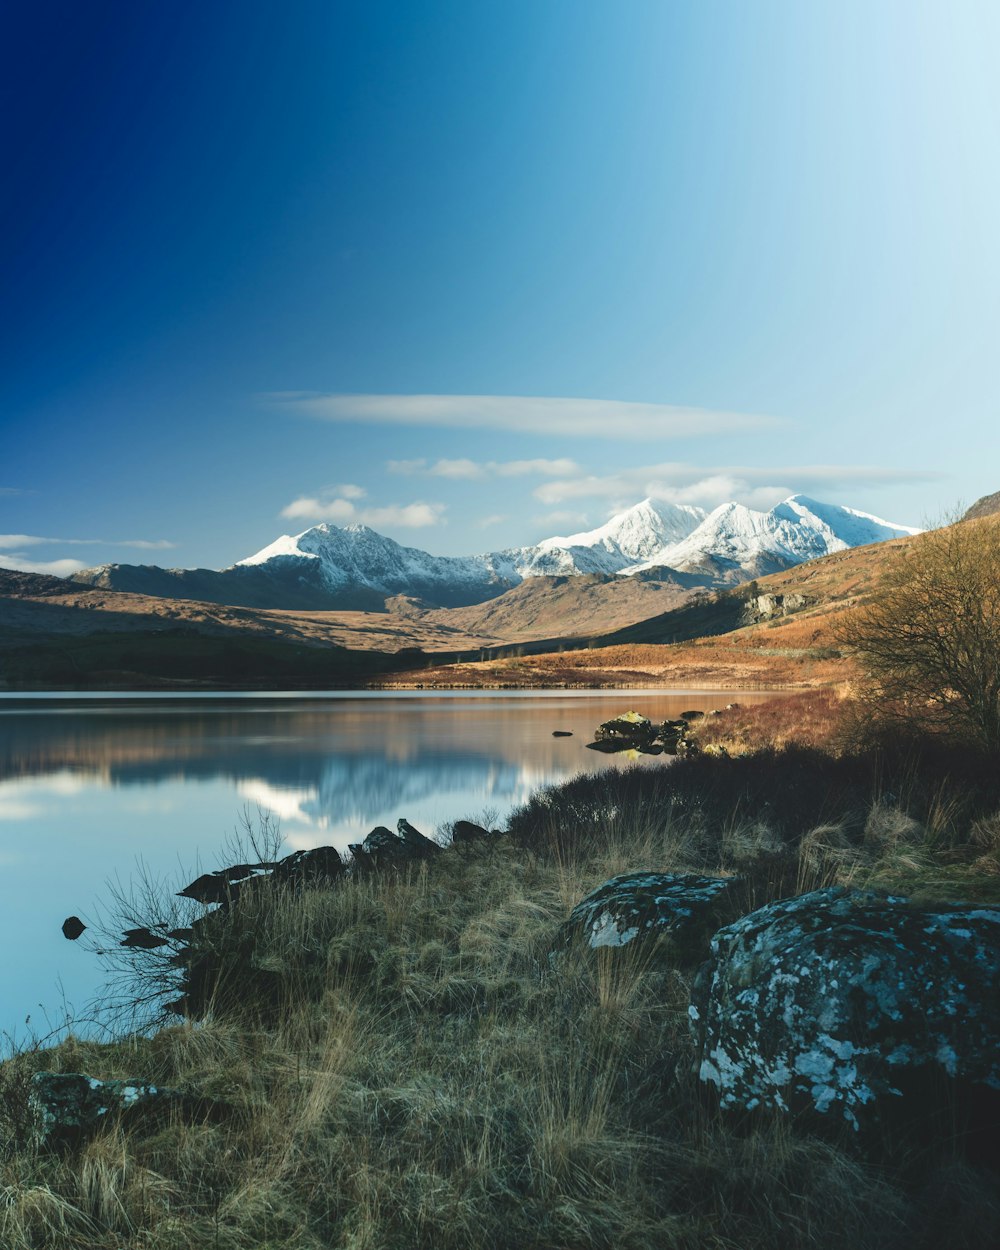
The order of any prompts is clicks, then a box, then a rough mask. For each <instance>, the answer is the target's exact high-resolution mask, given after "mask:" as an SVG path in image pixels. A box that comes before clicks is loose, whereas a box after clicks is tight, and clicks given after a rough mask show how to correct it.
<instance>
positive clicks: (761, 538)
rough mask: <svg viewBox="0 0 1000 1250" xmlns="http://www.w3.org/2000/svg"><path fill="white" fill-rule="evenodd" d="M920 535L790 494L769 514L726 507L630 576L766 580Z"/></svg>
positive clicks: (630, 569)
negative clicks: (656, 572) (653, 572)
mask: <svg viewBox="0 0 1000 1250" xmlns="http://www.w3.org/2000/svg"><path fill="white" fill-rule="evenodd" d="M919 532H920V531H919V530H917V529H913V528H911V527H910V526H907V525H895V524H893V523H892V522H891V521H883V520H882V518H881V517H877V516H872V515H871V514H870V513H868V512H858V511H857V510H856V509H855V508H845V507H841V506H839V505H837V504H826V503H819V502H818V501H817V500H815V499H810V498H809V497H808V496H806V495H791V496H790V497H789V498H788V499H785V500H783V501H782V502H781V503H779V504H778V505H777V506H776V507H774V508H772V509H771V511H770V512H756V511H755V510H754V509H753V508H747V507H744V506H743V505H742V504H738V503H725V504H722V505H720V506H719V507H718V508H716V509H715V511H714V512H711V513H710V514H709V515H708V516H707V517H705V519H704V520H703V521H702V522H701V524H700V525H699V526H698V527H697V528H696V529H695V530H693V531H692V532H691V533H690V534H688V535H687V536H686V537H685V538H683V539H682V540H681V541H680V542H676V543H672V544H667V545H666V546H664V547H663V548H661V550H660V551H658V552H656V553H655V554H654V555H652V556H650V557H648V558H647V559H646V560H644V561H641V562H637V563H636V564H634V565H631V566H629V567H628V568H627V569H625V570H624V571H625V572H626V573H636V572H640V571H642V570H645V569H650V568H656V567H660V566H666V567H668V568H671V569H677V570H679V571H682V572H685V573H703V574H706V575H710V576H712V577H714V578H716V579H717V580H718V581H720V582H730V583H732V582H740V581H745V580H746V579H747V578H748V577H763V576H766V574H768V573H776V572H778V570H780V569H786V568H789V567H790V566H791V565H793V564H801V563H802V562H803V561H805V560H814V559H816V558H817V557H818V556H825V555H830V554H831V553H832V552H834V551H844V550H846V549H847V548H848V547H862V546H865V545H866V544H867V543H877V542H884V541H885V540H886V539H888V538H902V537H903V536H904V535H906V534H918V533H919Z"/></svg>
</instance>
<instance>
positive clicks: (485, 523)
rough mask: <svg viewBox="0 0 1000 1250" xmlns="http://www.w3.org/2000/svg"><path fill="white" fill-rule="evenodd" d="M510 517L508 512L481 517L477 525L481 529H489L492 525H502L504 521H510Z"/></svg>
mask: <svg viewBox="0 0 1000 1250" xmlns="http://www.w3.org/2000/svg"><path fill="white" fill-rule="evenodd" d="M509 520H510V517H509V516H508V515H507V513H506V512H493V513H491V514H490V515H489V516H484V517H481V518H480V519H479V520H478V521H477V522H476V524H477V525H478V526H479V527H480V528H481V529H488V528H489V527H490V526H491V525H500V524H501V523H502V522H503V521H509Z"/></svg>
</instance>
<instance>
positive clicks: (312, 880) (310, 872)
mask: <svg viewBox="0 0 1000 1250" xmlns="http://www.w3.org/2000/svg"><path fill="white" fill-rule="evenodd" d="M263 866H264V867H266V866H267V865H263ZM346 871H347V865H346V864H345V863H344V861H343V859H342V858H341V856H340V852H339V851H338V850H337V848H336V847H335V846H314V847H312V849H311V850H307V851H293V852H292V854H291V855H286V856H285V858H284V859H282V860H280V861H279V862H278V863H277V864H275V865H274V869H273V872H272V874H271V875H272V878H273V880H275V881H292V882H295V883H296V884H299V883H302V884H304V883H305V882H309V884H317V885H326V884H329V883H330V882H333V881H338V880H339V879H340V878H341V877H342V876H343V875H344V873H345V872H346Z"/></svg>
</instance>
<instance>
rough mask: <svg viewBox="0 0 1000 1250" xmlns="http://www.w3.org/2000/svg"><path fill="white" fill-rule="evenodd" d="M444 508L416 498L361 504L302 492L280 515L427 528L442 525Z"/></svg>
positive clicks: (403, 527) (307, 519)
mask: <svg viewBox="0 0 1000 1250" xmlns="http://www.w3.org/2000/svg"><path fill="white" fill-rule="evenodd" d="M444 511H445V506H444V504H442V503H423V502H422V501H417V502H415V503H409V504H389V505H388V506H387V507H384V508H359V507H357V505H356V504H354V503H353V502H352V501H351V500H350V499H328V500H324V499H316V498H314V497H310V496H305V495H303V496H300V497H299V498H298V499H294V500H293V501H292V502H291V503H290V504H289V505H288V506H287V507H285V508H282V510H281V515H282V516H283V517H287V518H289V519H293V520H305V521H332V522H333V523H334V524H335V525H347V524H349V523H350V522H351V521H360V522H362V523H363V524H364V525H371V526H373V527H375V528H376V529H377V528H378V527H379V526H380V525H384V526H390V527H392V526H396V527H397V528H400V529H424V528H426V527H427V526H430V525H440V524H441V523H442V521H443V519H444Z"/></svg>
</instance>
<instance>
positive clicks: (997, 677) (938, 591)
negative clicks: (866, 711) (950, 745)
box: [839, 517, 1000, 752]
mask: <svg viewBox="0 0 1000 1250" xmlns="http://www.w3.org/2000/svg"><path fill="white" fill-rule="evenodd" d="M839 636H840V639H841V641H842V643H843V645H845V646H846V647H847V648H848V649H849V650H850V651H851V653H852V654H853V655H854V657H855V659H856V661H857V663H858V664H859V666H860V668H861V669H862V671H863V672H864V674H865V677H866V679H867V683H866V688H865V698H866V701H867V703H868V705H869V708H870V711H871V715H872V716H873V717H874V718H875V719H878V720H888V719H894V720H901V721H902V722H903V723H904V724H905V725H906V726H907V727H910V728H912V727H914V726H916V727H920V728H930V729H935V730H941V731H944V732H947V733H949V734H952V735H957V736H959V737H962V738H965V739H967V740H969V741H971V742H973V743H976V744H978V745H979V746H981V747H983V748H985V749H986V750H988V751H992V752H1000V523H998V522H997V520H996V518H994V517H988V518H986V519H983V520H979V521H975V520H973V521H966V522H964V523H962V524H960V525H949V526H946V527H945V528H943V529H937V530H932V531H930V532H929V533H927V534H924V535H922V536H921V537H920V538H919V539H917V540H916V541H915V542H913V543H912V544H911V545H910V546H909V548H908V549H907V550H905V551H902V552H898V553H896V554H895V558H894V559H893V560H892V561H891V562H890V563H889V565H888V566H887V568H886V569H885V570H884V571H883V574H882V577H881V579H880V582H879V589H878V594H877V595H875V596H873V597H872V598H871V599H870V600H869V601H868V602H867V603H865V604H863V605H862V606H860V607H858V608H856V609H855V610H854V611H852V612H851V613H850V614H849V615H848V616H847V617H846V619H845V620H844V622H843V623H842V625H841V628H840V631H839Z"/></svg>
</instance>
